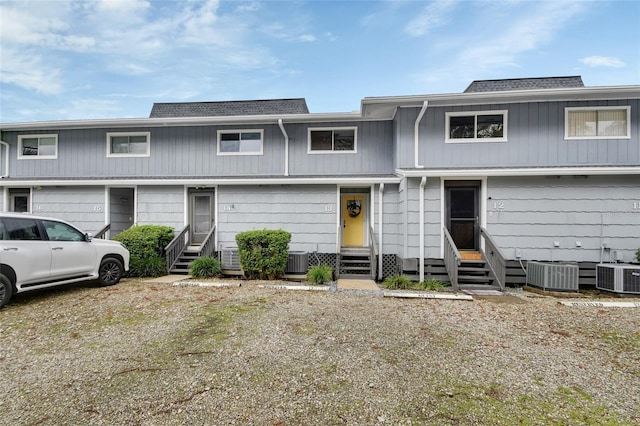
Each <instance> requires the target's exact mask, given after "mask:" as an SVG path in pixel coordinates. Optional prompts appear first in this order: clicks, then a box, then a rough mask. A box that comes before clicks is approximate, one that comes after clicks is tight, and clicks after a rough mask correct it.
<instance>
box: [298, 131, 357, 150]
mask: <svg viewBox="0 0 640 426" xmlns="http://www.w3.org/2000/svg"><path fill="white" fill-rule="evenodd" d="M308 139H309V148H308V152H309V153H311V154H313V153H328V152H341V153H344V152H356V150H357V146H358V128H357V127H319V128H309V136H308Z"/></svg>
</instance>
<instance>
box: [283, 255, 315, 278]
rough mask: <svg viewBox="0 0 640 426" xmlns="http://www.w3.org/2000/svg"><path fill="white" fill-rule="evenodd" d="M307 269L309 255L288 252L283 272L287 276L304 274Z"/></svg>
mask: <svg viewBox="0 0 640 426" xmlns="http://www.w3.org/2000/svg"><path fill="white" fill-rule="evenodd" d="M308 269H309V253H307V252H303V251H290V252H289V259H288V260H287V267H286V269H285V270H284V272H285V273H287V274H306V273H307V270H308Z"/></svg>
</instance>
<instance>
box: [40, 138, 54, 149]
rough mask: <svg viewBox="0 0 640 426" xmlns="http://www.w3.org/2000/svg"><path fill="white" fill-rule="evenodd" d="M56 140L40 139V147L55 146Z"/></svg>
mask: <svg viewBox="0 0 640 426" xmlns="http://www.w3.org/2000/svg"><path fill="white" fill-rule="evenodd" d="M55 144H56V138H40V146H41V147H42V146H55Z"/></svg>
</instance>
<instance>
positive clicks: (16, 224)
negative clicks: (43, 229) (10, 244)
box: [0, 217, 41, 240]
mask: <svg viewBox="0 0 640 426" xmlns="http://www.w3.org/2000/svg"><path fill="white" fill-rule="evenodd" d="M0 223H1V224H2V226H1V227H0V237H1V238H2V239H3V240H40V239H41V238H40V230H39V229H38V223H37V222H36V221H35V220H34V219H26V218H25V219H22V218H14V217H5V218H3V219H2V222H0Z"/></svg>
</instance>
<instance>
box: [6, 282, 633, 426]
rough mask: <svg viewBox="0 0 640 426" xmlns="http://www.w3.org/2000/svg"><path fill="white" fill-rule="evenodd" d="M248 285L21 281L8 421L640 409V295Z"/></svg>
mask: <svg viewBox="0 0 640 426" xmlns="http://www.w3.org/2000/svg"><path fill="white" fill-rule="evenodd" d="M242 284H243V285H242V287H238V288H212V287H208V288H203V287H192V286H191V287H175V286H172V285H171V284H150V283H148V282H143V281H138V280H134V279H128V280H123V281H122V282H121V283H120V284H119V285H117V286H114V287H106V288H100V287H95V286H93V285H90V284H84V285H78V286H72V287H68V288H65V289H56V290H49V291H42V292H37V293H31V294H23V295H18V296H17V297H16V298H15V299H14V300H13V301H12V302H11V303H10V304H9V305H8V306H6V307H5V308H4V309H2V310H0V368H1V371H2V373H1V375H0V378H1V380H0V395H2V397H0V424H3V425H40V424H42V425H67V424H68V425H89V424H91V425H114V424H118V425H125V424H126V425H234V424H237V425H245V424H256V425H297V424H311V425H315V424H317V425H330V424H350V425H359V424H363V425H364V424H367V425H368V424H393V425H409V424H434V425H440V424H445V425H446V424H451V425H485V424H486V425H512V424H521V425H540V424H542V425H544V424H554V425H574V424H575V425H580V424H603V425H619V424H623V425H625V424H628V425H634V424H639V423H640V331H639V330H640V315H639V313H640V309H638V308H599V307H568V306H564V305H560V304H559V303H558V300H559V299H557V298H553V297H547V296H540V295H537V294H533V293H528V292H523V293H519V294H515V295H511V296H506V297H501V298H497V297H493V298H491V297H478V298H475V300H474V301H471V302H469V301H450V300H432V299H429V300H424V299H397V298H382V297H380V296H379V295H373V294H367V293H359V292H354V291H351V292H333V291H328V292H317V291H285V290H274V289H264V288H258V286H257V284H258V283H256V282H243V283H242ZM594 297H595V296H594ZM614 300H618V299H614ZM623 300H625V301H626V300H627V299H623ZM633 300H634V301H639V299H633Z"/></svg>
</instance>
